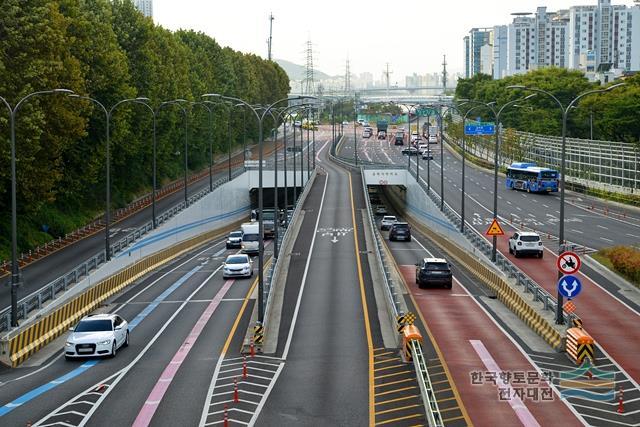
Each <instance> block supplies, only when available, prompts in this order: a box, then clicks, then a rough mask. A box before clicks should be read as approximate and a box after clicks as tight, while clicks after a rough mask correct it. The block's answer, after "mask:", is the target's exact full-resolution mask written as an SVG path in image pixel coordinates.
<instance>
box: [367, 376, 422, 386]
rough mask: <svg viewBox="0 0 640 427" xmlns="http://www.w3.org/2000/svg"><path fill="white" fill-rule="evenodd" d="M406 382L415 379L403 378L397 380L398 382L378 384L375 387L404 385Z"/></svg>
mask: <svg viewBox="0 0 640 427" xmlns="http://www.w3.org/2000/svg"><path fill="white" fill-rule="evenodd" d="M407 381H415V378H405V379H403V380H399V381H391V382H390V383H383V384H378V385H376V387H384V386H386V385H393V384H400V383H406V382H407Z"/></svg>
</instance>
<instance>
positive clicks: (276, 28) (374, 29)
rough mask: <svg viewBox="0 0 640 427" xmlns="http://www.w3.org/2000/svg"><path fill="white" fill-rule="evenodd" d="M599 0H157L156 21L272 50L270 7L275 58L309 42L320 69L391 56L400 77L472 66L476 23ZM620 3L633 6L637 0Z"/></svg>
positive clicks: (375, 70) (297, 58)
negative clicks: (399, 0)
mask: <svg viewBox="0 0 640 427" xmlns="http://www.w3.org/2000/svg"><path fill="white" fill-rule="evenodd" d="M596 4H597V0H549V1H544V0H519V1H518V2H517V3H512V2H509V3H505V2H504V1H503V0H486V1H485V2H483V3H482V5H481V6H478V3H477V2H470V1H462V0H458V1H455V0H454V1H449V2H417V3H413V4H411V5H408V6H410V7H407V8H404V9H403V8H399V7H394V8H393V9H390V8H389V3H388V2H385V1H382V0H372V1H370V2H367V3H366V5H365V4H363V3H360V2H357V3H356V2H337V1H334V0H327V1H325V2H323V3H322V4H318V5H312V6H310V7H302V6H300V4H299V3H297V2H292V1H290V0H279V1H275V2H264V1H257V0H247V1H245V2H242V3H239V2H236V3H225V4H224V7H222V6H220V4H219V3H216V2H210V1H206V0H182V1H180V2H176V1H175V0H154V1H153V16H154V22H155V23H156V24H158V25H161V26H163V27H164V28H167V29H170V30H173V31H175V30H178V29H181V28H182V29H192V30H195V31H202V32H204V33H205V34H208V35H209V36H211V37H213V38H215V39H216V40H217V41H218V43H220V44H221V45H222V46H229V47H231V48H232V49H234V50H239V51H242V52H247V53H255V54H257V55H259V56H261V57H263V58H266V57H267V38H268V37H269V19H268V17H269V14H270V13H273V16H274V18H275V19H274V21H273V46H272V54H273V58H278V59H285V60H288V61H291V62H293V63H296V64H300V65H304V63H305V43H306V41H307V40H308V39H310V40H311V41H312V43H313V49H314V68H315V69H317V70H321V71H323V72H325V73H327V74H329V75H332V76H344V73H345V65H346V59H347V57H349V60H350V69H351V73H352V74H353V75H356V76H357V75H359V74H360V73H371V74H372V75H373V76H374V79H375V78H377V77H378V76H379V75H380V74H381V73H382V72H383V69H384V67H385V64H386V63H387V62H388V63H389V64H390V70H391V72H392V73H391V77H390V81H392V82H393V83H395V82H398V84H404V80H405V76H411V75H413V73H416V74H419V75H426V74H431V73H434V72H440V71H441V69H442V66H441V63H442V55H443V54H446V55H447V63H448V66H447V69H448V71H449V72H450V73H452V74H453V73H456V72H459V73H464V55H463V50H462V49H461V46H462V38H463V37H464V36H465V35H467V34H468V33H469V29H471V28H473V27H492V26H495V25H503V24H508V23H509V22H511V20H512V16H511V14H512V13H516V12H530V13H535V11H536V9H537V8H538V7H540V6H546V7H547V8H548V10H549V11H555V10H558V9H568V8H569V7H570V6H574V5H596ZM614 4H624V5H627V6H631V5H633V1H631V0H622V1H617V2H616V1H614Z"/></svg>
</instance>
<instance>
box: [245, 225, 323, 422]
mask: <svg viewBox="0 0 640 427" xmlns="http://www.w3.org/2000/svg"><path fill="white" fill-rule="evenodd" d="M318 217H319V216H318ZM283 368H284V363H281V364H280V366H278V370H277V371H276V374H275V375H274V376H273V379H272V380H271V382H270V383H269V387H267V389H266V390H265V392H264V395H263V396H262V399H260V402H259V403H258V406H257V407H256V409H255V412H254V413H253V417H251V420H250V421H249V424H248V425H249V426H253V425H255V423H256V421H257V420H258V416H259V415H260V412H262V407H263V406H264V404H265V402H266V401H267V398H268V397H269V394H271V390H273V387H274V386H275V385H276V381H278V377H279V376H280V372H282V369H283Z"/></svg>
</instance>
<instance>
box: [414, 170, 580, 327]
mask: <svg viewBox="0 0 640 427" xmlns="http://www.w3.org/2000/svg"><path fill="white" fill-rule="evenodd" d="M410 173H411V175H412V176H414V178H415V171H414V170H413V169H412V170H411V171H410ZM418 184H419V185H420V187H421V188H422V189H423V190H424V192H425V193H426V194H427V195H428V196H429V198H430V199H431V200H432V201H433V202H434V203H435V204H436V205H437V206H440V195H439V194H438V193H436V191H435V190H434V189H433V187H432V188H430V189H428V188H427V185H426V184H425V182H424V181H423V180H422V178H420V181H419V182H418ZM443 206H444V209H443V213H444V214H445V216H446V217H447V218H448V219H449V221H450V222H451V223H453V224H454V225H455V226H456V227H457V229H458V230H459V229H460V214H458V213H457V212H456V211H455V210H454V209H452V208H451V206H450V205H449V204H448V203H446V202H445V203H444V204H443ZM464 236H465V237H466V238H467V240H468V241H469V242H471V244H473V246H474V247H476V248H477V249H478V250H480V252H482V253H483V254H484V255H485V256H486V257H490V256H491V252H492V248H493V246H492V244H491V243H489V242H488V241H487V239H485V237H484V236H483V235H481V234H480V233H479V232H478V231H477V230H475V229H474V228H473V227H472V226H471V225H470V224H469V223H468V222H467V221H465V227H464ZM573 246H575V245H568V246H567V248H568V250H573V249H575V248H574V247H573ZM495 265H496V266H497V267H498V268H499V269H500V270H502V271H503V272H504V273H505V274H507V275H508V277H512V278H515V279H516V285H518V286H522V287H523V290H524V292H525V293H531V294H532V297H533V301H534V302H538V301H539V302H542V304H543V307H544V309H545V310H551V311H552V312H554V313H555V311H556V306H557V301H556V299H555V298H554V297H553V296H552V295H551V294H550V293H549V292H547V291H546V290H545V289H544V288H543V287H541V286H540V285H539V284H537V283H536V282H535V281H534V280H533V279H531V278H530V277H529V276H527V275H526V274H525V273H523V272H522V271H521V270H520V269H519V268H518V267H517V266H516V265H515V264H513V263H512V262H511V261H510V260H509V259H508V258H507V257H505V256H504V255H502V254H501V253H500V252H497V253H496V263H495ZM563 314H564V319H565V322H566V323H567V324H571V321H572V320H573V319H574V318H576V317H577V316H576V315H575V314H573V313H566V312H563Z"/></svg>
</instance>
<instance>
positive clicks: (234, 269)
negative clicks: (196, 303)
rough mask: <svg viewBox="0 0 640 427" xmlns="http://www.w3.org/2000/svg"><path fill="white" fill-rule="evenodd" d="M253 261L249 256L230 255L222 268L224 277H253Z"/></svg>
mask: <svg viewBox="0 0 640 427" xmlns="http://www.w3.org/2000/svg"><path fill="white" fill-rule="evenodd" d="M252 276H253V261H251V258H249V255H247V254H236V255H229V256H228V257H227V260H226V261H225V262H224V264H223V267H222V277H224V278H225V279H226V278H228V277H252Z"/></svg>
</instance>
